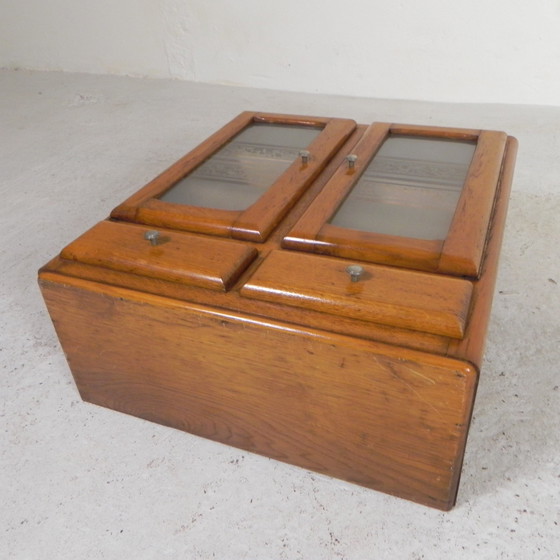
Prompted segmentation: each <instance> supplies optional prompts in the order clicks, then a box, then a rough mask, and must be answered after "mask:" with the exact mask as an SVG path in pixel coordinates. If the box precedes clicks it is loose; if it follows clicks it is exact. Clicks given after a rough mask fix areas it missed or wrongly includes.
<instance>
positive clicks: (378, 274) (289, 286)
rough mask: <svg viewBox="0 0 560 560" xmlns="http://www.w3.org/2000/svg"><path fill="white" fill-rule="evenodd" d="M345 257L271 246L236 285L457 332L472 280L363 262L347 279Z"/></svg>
mask: <svg viewBox="0 0 560 560" xmlns="http://www.w3.org/2000/svg"><path fill="white" fill-rule="evenodd" d="M348 263H349V261H347V260H342V259H333V258H329V257H319V256H312V255H305V254H301V253H291V252H287V251H273V252H272V253H270V255H269V256H268V257H267V259H266V260H265V261H264V262H263V263H262V264H261V265H260V267H259V268H258V269H257V271H256V272H255V273H254V274H253V276H252V277H251V279H250V280H249V281H248V282H247V283H246V284H245V285H244V286H243V287H242V288H241V294H242V295H243V296H246V297H251V298H256V299H264V300H266V301H273V302H276V303H283V304H286V305H291V306H296V307H304V308H310V309H314V310H316V311H321V312H324V313H331V314H333V315H346V316H349V317H354V318H356V319H362V320H365V321H372V322H376V323H382V324H386V325H392V326H395V327H401V328H407V329H413V330H416V331H421V332H429V333H433V334H439V335H443V336H448V337H452V338H462V336H463V334H464V331H465V324H466V321H467V316H468V313H469V309H470V298H471V293H472V285H471V283H470V282H468V281H466V280H460V279H458V278H449V277H446V276H438V275H434V274H426V273H422V272H414V271H409V270H400V269H397V268H390V267H383V266H376V265H366V264H362V268H363V274H362V276H361V277H360V279H359V281H357V282H352V281H351V279H350V276H349V274H348V273H347V271H346V267H347V266H348Z"/></svg>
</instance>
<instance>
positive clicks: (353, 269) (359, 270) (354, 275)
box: [346, 264, 364, 282]
mask: <svg viewBox="0 0 560 560" xmlns="http://www.w3.org/2000/svg"><path fill="white" fill-rule="evenodd" d="M346 272H348V274H350V280H352V282H357V281H358V280H359V279H360V278H361V277H362V274H363V273H364V267H363V266H360V265H359V264H351V265H350V266H347V267H346Z"/></svg>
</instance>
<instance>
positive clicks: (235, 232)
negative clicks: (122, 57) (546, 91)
mask: <svg viewBox="0 0 560 560" xmlns="http://www.w3.org/2000/svg"><path fill="white" fill-rule="evenodd" d="M515 154H516V141H515V139H513V138H511V137H508V136H507V135H506V134H504V133H502V132H492V131H480V130H464V129H444V128H437V127H418V126H411V125H397V124H383V123H381V124H380V123H374V124H372V125H369V126H368V125H356V124H355V123H354V122H353V121H351V120H346V119H331V118H315V117H302V116H293V115H288V116H284V115H274V114H263V113H243V114H241V115H240V116H239V117H237V118H236V119H234V120H233V121H232V122H231V123H229V124H228V125H226V126H225V127H224V128H223V129H222V130H221V131H219V132H217V133H216V134H215V135H213V136H211V137H210V138H209V139H208V140H206V141H204V142H203V143H202V144H201V145H200V146H199V147H198V148H196V149H195V150H194V151H193V152H191V153H190V154H187V155H186V156H184V157H183V158H182V159H181V160H179V161H178V162H177V163H175V164H174V165H173V166H171V167H170V168H169V169H168V170H167V171H164V172H163V173H162V174H161V175H160V176H159V177H157V178H156V179H154V180H153V181H152V182H150V183H149V184H148V185H147V186H145V187H144V188H142V189H140V190H139V191H138V192H137V193H136V194H133V195H132V196H131V197H130V198H129V199H127V200H126V201H125V202H124V203H123V204H121V205H119V206H118V207H117V208H116V209H115V210H113V212H112V213H111V215H110V217H109V218H108V219H107V220H104V221H103V222H101V223H99V224H97V225H95V226H93V228H92V229H90V230H89V231H87V232H86V233H84V234H83V235H82V236H81V237H80V238H78V239H77V240H76V241H74V242H73V243H71V244H70V245H69V246H68V247H66V248H65V249H63V250H62V252H61V253H60V255H59V256H58V257H56V258H54V259H53V260H52V261H50V262H49V263H48V264H47V265H45V266H44V267H43V268H42V269H41V270H40V272H39V281H40V285H41V289H42V292H43V295H44V298H45V301H46V303H47V306H48V309H49V312H50V315H51V317H52V320H53V322H54V325H55V328H56V330H57V333H58V336H59V338H60V341H61V343H62V346H63V348H64V351H65V353H66V356H67V359H68V362H69V365H70V368H71V370H72V373H73V375H74V378H75V380H76V384H77V387H78V389H79V391H80V394H81V396H82V398H83V399H84V400H87V401H89V402H92V403H96V404H99V405H102V406H106V407H109V408H112V409H115V410H119V411H122V412H126V413H129V414H133V415H136V416H139V417H141V418H145V419H148V420H152V421H155V422H159V423H161V424H165V425H168V426H172V427H175V428H178V429H181V430H185V431H188V432H191V433H193V434H197V435H200V436H203V437H207V438H210V439H213V440H216V441H220V442H223V443H227V444H230V445H234V446H237V447H240V448H242V449H246V450H249V451H253V452H257V453H260V454H263V455H266V456H269V457H272V458H275V459H278V460H282V461H286V462H289V463H292V464H295V465H298V466H301V467H304V468H308V469H311V470H314V471H317V472H321V473H325V474H329V475H331V476H335V477H339V478H342V479H345V480H348V481H350V482H354V483H357V484H361V485H364V486H367V487H370V488H373V489H376V490H380V491H383V492H387V493H391V494H394V495H396V496H400V497H403V498H407V499H410V500H414V501H417V502H420V503H423V504H426V505H429V506H433V507H437V508H440V509H449V508H450V507H452V506H453V504H454V503H455V499H456V495H457V489H458V483H459V477H460V472H461V464H462V459H463V454H464V448H465V442H466V437H467V433H468V428H469V422H470V417H471V412H472V407H473V403H474V398H475V392H476V385H477V380H478V375H479V368H480V365H481V362H482V355H483V350H484V340H485V336H486V328H487V325H488V319H489V314H490V307H491V301H492V292H493V288H494V282H495V276H496V270H497V263H498V254H499V249H500V244H501V237H502V232H503V228H504V221H505V215H506V208H507V200H508V195H509V189H510V186H511V181H512V175H513V166H514V161H515Z"/></svg>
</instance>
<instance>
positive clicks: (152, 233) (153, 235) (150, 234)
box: [144, 229, 159, 245]
mask: <svg viewBox="0 0 560 560" xmlns="http://www.w3.org/2000/svg"><path fill="white" fill-rule="evenodd" d="M144 239H147V240H148V241H149V242H150V244H151V245H157V244H158V240H159V231H157V230H155V229H151V230H149V231H147V232H146V233H145V234H144Z"/></svg>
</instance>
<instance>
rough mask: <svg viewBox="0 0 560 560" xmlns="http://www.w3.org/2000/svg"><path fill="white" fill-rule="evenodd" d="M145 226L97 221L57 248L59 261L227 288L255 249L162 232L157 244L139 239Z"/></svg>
mask: <svg viewBox="0 0 560 560" xmlns="http://www.w3.org/2000/svg"><path fill="white" fill-rule="evenodd" d="M147 231H148V228H146V227H142V226H137V225H132V224H121V223H115V222H110V221H105V222H100V223H99V224H97V225H96V226H94V227H93V228H92V229H90V230H89V231H88V232H86V233H85V234H84V235H82V236H81V237H79V238H78V239H77V240H76V241H74V242H73V243H71V244H70V245H68V247H66V248H65V249H63V250H62V253H61V256H62V258H64V259H69V260H73V261H79V262H83V263H86V264H90V265H97V266H101V267H105V268H110V269H114V270H119V271H123V272H131V273H133V274H139V275H141V276H149V277H152V278H161V279H162V280H168V281H172V282H181V283H184V284H190V285H193V286H199V287H201V288H209V289H211V290H223V291H225V290H228V289H229V288H230V287H231V286H232V284H233V283H234V282H235V281H236V279H237V278H238V277H239V275H240V274H241V273H242V272H243V271H244V270H245V268H247V266H248V265H249V263H250V262H251V261H252V260H253V259H254V258H255V257H256V256H257V251H256V250H255V249H254V248H252V247H247V246H246V245H243V244H242V243H237V242H235V241H227V240H221V239H212V238H206V237H201V236H195V235H188V234H184V233H179V232H176V231H167V230H162V231H161V232H160V240H159V242H158V244H157V245H155V246H152V245H151V244H150V242H149V241H147V240H146V239H145V238H144V234H145V233H146V232H147Z"/></svg>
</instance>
